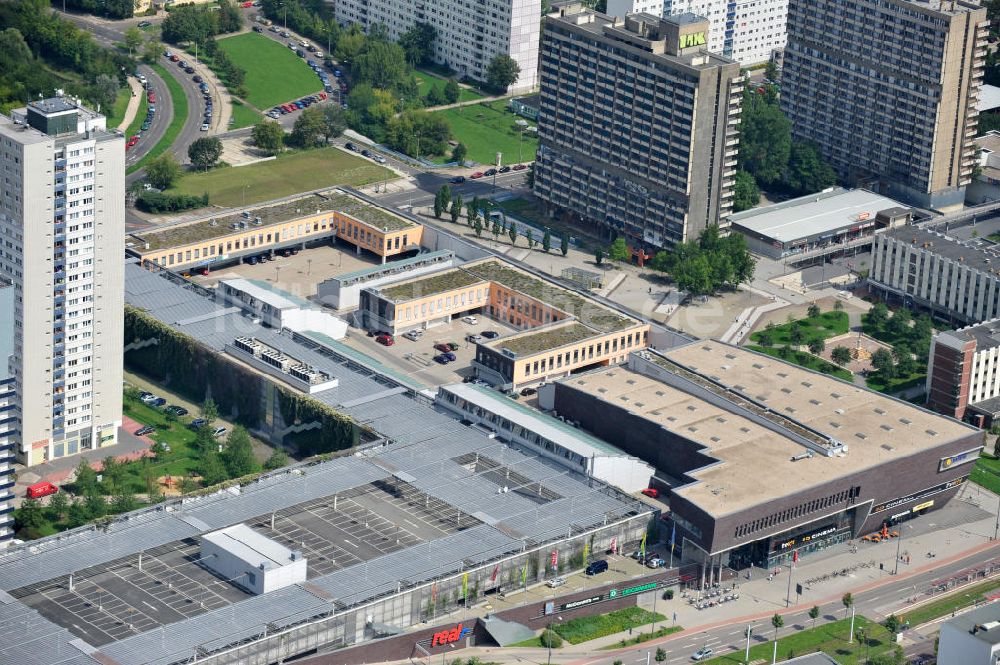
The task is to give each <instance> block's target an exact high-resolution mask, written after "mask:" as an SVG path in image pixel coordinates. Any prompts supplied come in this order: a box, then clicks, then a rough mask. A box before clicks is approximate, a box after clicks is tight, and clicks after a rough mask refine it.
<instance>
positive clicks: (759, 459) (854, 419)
mask: <svg viewBox="0 0 1000 665" xmlns="http://www.w3.org/2000/svg"><path fill="white" fill-rule="evenodd" d="M646 357H647V358H649V359H650V360H652V361H653V362H655V363H656V364H658V365H660V366H661V367H664V368H666V369H668V370H671V369H673V368H678V369H680V370H681V373H680V375H679V376H681V377H682V378H683V377H684V370H686V371H688V372H692V373H694V374H696V375H699V376H698V378H699V379H700V381H701V382H704V383H708V382H711V383H712V384H714V385H715V386H721V387H723V388H724V389H726V390H728V391H731V392H732V393H733V398H734V400H735V398H736V397H742V398H743V399H745V400H746V401H749V402H752V403H754V404H756V405H760V406H763V407H766V408H770V409H771V410H773V411H774V412H776V413H777V414H779V415H780V416H781V417H782V418H784V419H787V420H789V421H790V422H791V423H793V424H797V425H799V426H800V427H805V428H809V429H811V430H812V431H814V432H819V433H821V434H822V435H826V436H827V437H829V438H831V439H835V440H837V441H839V442H842V443H844V444H847V445H848V448H849V451H848V452H847V453H844V454H834V455H833V456H832V457H827V456H825V455H823V454H820V453H815V454H814V455H813V456H812V457H811V458H807V459H799V460H797V461H792V458H793V457H795V456H799V455H802V454H803V453H805V452H806V451H807V450H808V449H807V448H806V446H805V445H803V444H801V443H799V442H797V441H796V440H795V439H794V438H793V437H792V436H791V435H786V434H784V433H782V431H780V430H777V431H776V430H775V429H772V428H771V427H767V426H765V425H763V424H759V423H757V422H755V421H754V420H752V419H751V418H750V417H749V416H750V415H751V414H752V413H754V411H750V410H745V409H743V408H741V407H740V406H739V402H738V401H733V402H731V406H733V407H734V408H732V409H727V408H723V407H722V406H718V405H717V404H714V403H712V402H710V401H708V399H704V398H703V397H702V396H699V393H701V394H702V395H704V392H703V391H700V390H699V389H698V384H692V390H691V392H687V391H685V390H681V389H679V388H675V387H672V386H670V385H667V384H666V383H664V382H662V381H660V380H658V379H655V378H652V377H650V376H647V375H645V374H642V373H640V372H638V371H633V370H631V369H628V368H625V367H615V368H610V369H601V370H595V371H592V372H588V373H586V374H581V375H577V376H573V377H570V378H567V379H564V380H563V381H562V382H563V383H565V384H566V385H568V386H570V387H572V388H574V389H576V390H580V391H583V392H586V393H587V394H590V395H593V396H595V397H599V398H600V399H602V400H604V401H606V402H608V403H610V404H614V405H616V406H618V407H620V408H622V409H624V410H626V411H628V412H630V413H633V414H636V415H638V416H641V417H643V418H646V419H648V420H651V421H653V422H655V423H657V424H658V425H660V426H661V427H663V428H664V429H666V430H669V431H671V432H674V433H675V434H677V435H680V436H683V437H685V438H687V439H690V440H692V441H695V442H697V443H699V444H701V445H703V446H704V447H705V448H706V449H707V450H706V454H708V455H710V456H711V457H713V458H716V459H718V460H720V461H721V462H722V463H721V464H712V465H709V466H706V467H704V468H702V469H699V470H696V471H693V472H691V473H690V474H689V475H690V476H691V477H692V478H694V479H695V481H696V482H694V483H692V484H689V485H685V486H682V487H680V488H679V489H677V490H676V493H677V494H678V495H680V496H683V497H685V498H687V499H689V500H691V501H692V502H693V503H695V504H696V505H699V506H701V507H702V508H703V509H705V510H706V511H707V512H709V513H711V514H714V515H726V514H730V513H734V512H737V511H741V510H745V509H747V508H749V507H752V506H756V505H760V504H765V503H767V502H769V501H771V500H773V499H775V498H777V497H780V496H786V495H789V494H794V493H795V492H799V491H804V490H806V489H808V488H810V487H814V486H815V485H816V484H817V483H818V482H822V481H827V480H832V479H835V478H840V477H847V476H851V475H854V474H856V473H858V472H859V471H862V470H865V469H869V468H872V467H875V466H878V465H880V464H885V463H887V462H892V461H898V460H900V459H904V458H905V457H907V456H908V455H911V454H913V453H916V452H920V451H923V450H926V449H928V448H933V447H937V446H941V445H944V444H946V443H949V442H951V441H954V440H956V439H959V438H961V437H964V436H968V435H970V434H974V433H975V432H976V431H977V430H976V428H974V427H971V426H970V425H966V424H964V423H961V422H959V421H956V420H952V419H949V418H946V417H944V416H940V415H938V414H935V413H931V412H930V411H926V410H924V409H921V408H918V407H916V406H913V405H912V404H909V403H907V402H903V401H900V400H895V399H892V398H890V397H886V396H885V395H882V394H881V393H876V392H874V391H871V390H867V389H865V388H860V387H858V386H855V385H853V384H850V383H846V382H844V381H840V380H838V379H835V378H833V377H830V376H827V375H825V374H820V373H817V372H812V371H810V370H807V369H804V368H801V367H798V366H796V365H791V364H789V363H785V362H782V361H780V360H778V359H776V358H772V357H771V356H767V355H764V354H758V353H754V352H752V351H748V350H746V349H742V348H739V347H734V346H730V345H727V344H723V343H722V342H717V341H714V340H709V341H697V342H692V343H690V344H687V345H684V346H680V347H675V348H672V349H669V350H666V351H663V352H647V353H646ZM716 394H718V393H716ZM741 413H743V414H745V415H740V414H741ZM772 422H776V423H778V424H779V425H780V424H781V423H780V422H779V421H777V420H775V421H772ZM791 431H793V432H794V431H796V430H795V429H794V427H793V428H792V429H791ZM796 433H798V432H796Z"/></svg>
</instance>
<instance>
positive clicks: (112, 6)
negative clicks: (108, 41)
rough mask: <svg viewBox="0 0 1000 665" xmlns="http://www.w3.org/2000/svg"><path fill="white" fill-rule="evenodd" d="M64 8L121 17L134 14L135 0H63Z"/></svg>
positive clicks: (128, 16)
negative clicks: (64, 2)
mask: <svg viewBox="0 0 1000 665" xmlns="http://www.w3.org/2000/svg"><path fill="white" fill-rule="evenodd" d="M65 1H66V5H65V7H66V9H74V10H76V11H80V12H85V13H87V14H95V15H97V16H106V17H108V18H114V19H121V18H132V17H133V16H134V15H135V0H65Z"/></svg>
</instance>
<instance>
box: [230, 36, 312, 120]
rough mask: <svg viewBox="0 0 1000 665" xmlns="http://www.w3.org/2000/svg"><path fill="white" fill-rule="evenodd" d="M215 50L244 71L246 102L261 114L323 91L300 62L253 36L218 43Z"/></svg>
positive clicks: (279, 47)
mask: <svg viewBox="0 0 1000 665" xmlns="http://www.w3.org/2000/svg"><path fill="white" fill-rule="evenodd" d="M219 48H220V49H221V50H223V51H225V53H226V55H228V56H229V57H230V58H231V59H232V61H233V62H235V63H236V64H237V65H239V66H240V67H242V68H243V69H245V70H246V72H247V75H246V81H245V82H244V85H245V86H246V89H247V91H248V94H247V99H246V101H247V102H248V103H249V104H251V105H252V106H256V107H257V108H258V109H260V110H261V111H265V110H267V109H269V108H270V107H272V106H274V105H276V104H280V103H282V102H287V101H290V100H292V99H296V98H298V97H302V96H304V95H308V94H311V93H314V92H316V91H318V90H320V89H322V87H323V86H322V85H321V84H320V80H319V79H318V78H316V74H314V73H313V71H312V70H311V69H309V67H307V66H306V65H305V63H304V62H303V60H302V58H300V57H298V56H297V55H295V54H294V53H292V51H291V50H290V49H288V48H287V47H284V46H282V45H281V43H279V42H276V41H274V40H272V39H268V38H267V37H261V36H260V35H258V34H257V33H255V32H248V33H246V34H243V35H237V36H236V37H228V38H226V39H220V40H219Z"/></svg>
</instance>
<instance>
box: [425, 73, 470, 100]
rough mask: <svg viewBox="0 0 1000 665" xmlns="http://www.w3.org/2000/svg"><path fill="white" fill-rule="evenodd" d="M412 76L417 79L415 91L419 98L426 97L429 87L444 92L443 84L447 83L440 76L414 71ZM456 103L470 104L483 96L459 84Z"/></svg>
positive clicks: (446, 80)
mask: <svg viewBox="0 0 1000 665" xmlns="http://www.w3.org/2000/svg"><path fill="white" fill-rule="evenodd" d="M413 76H415V77H416V79H417V91H418V92H419V93H420V96H421V97H426V96H427V91H428V90H430V88H431V86H437V87H439V88H441V92H444V84H445V83H447V82H448V79H443V78H441V77H440V76H435V75H434V74H428V73H427V72H422V71H420V70H415V71H414V72H413ZM458 89H459V93H458V101H460V102H471V101H474V100H476V99H482V98H483V95H482V94H481V93H479V92H477V91H475V90H473V89H472V88H467V87H465V86H464V85H461V84H459V87H458Z"/></svg>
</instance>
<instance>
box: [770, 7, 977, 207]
mask: <svg viewBox="0 0 1000 665" xmlns="http://www.w3.org/2000/svg"><path fill="white" fill-rule="evenodd" d="M834 27H835V29H834ZM987 28H988V23H987V20H986V9H984V8H982V7H980V6H979V5H978V4H973V3H971V2H964V1H962V0H927V1H916V0H914V1H908V0H819V1H818V2H814V1H812V0H792V1H791V2H789V7H788V45H787V47H786V48H785V55H784V68H783V74H782V87H781V107H782V109H784V111H785V113H787V114H788V117H789V118H790V119H791V121H792V124H793V131H794V134H795V136H796V137H797V138H798V139H800V140H808V141H812V142H815V143H816V144H817V145H818V146H819V149H820V151H821V153H822V154H823V156H824V157H825V158H826V159H827V161H829V162H830V164H831V165H832V166H833V167H834V169H836V171H837V172H838V174H839V175H840V176H841V177H842V178H844V179H846V180H847V181H849V182H851V183H860V184H864V185H866V186H867V187H868V188H870V189H871V188H873V187H874V188H876V189H877V190H878V191H880V192H881V193H885V194H888V195H889V196H892V197H893V198H898V199H900V200H902V201H904V202H906V203H908V204H911V205H919V206H922V207H933V208H938V209H948V208H954V207H958V206H961V205H962V202H963V199H964V195H965V187H966V185H968V184H969V183H970V181H971V180H972V172H973V168H974V166H975V164H976V147H975V144H974V142H973V138H974V137H975V135H976V124H977V120H976V118H977V116H978V114H979V111H978V110H977V108H976V102H977V100H978V98H979V90H980V85H981V83H982V77H983V69H984V66H985V59H986V37H987Z"/></svg>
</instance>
